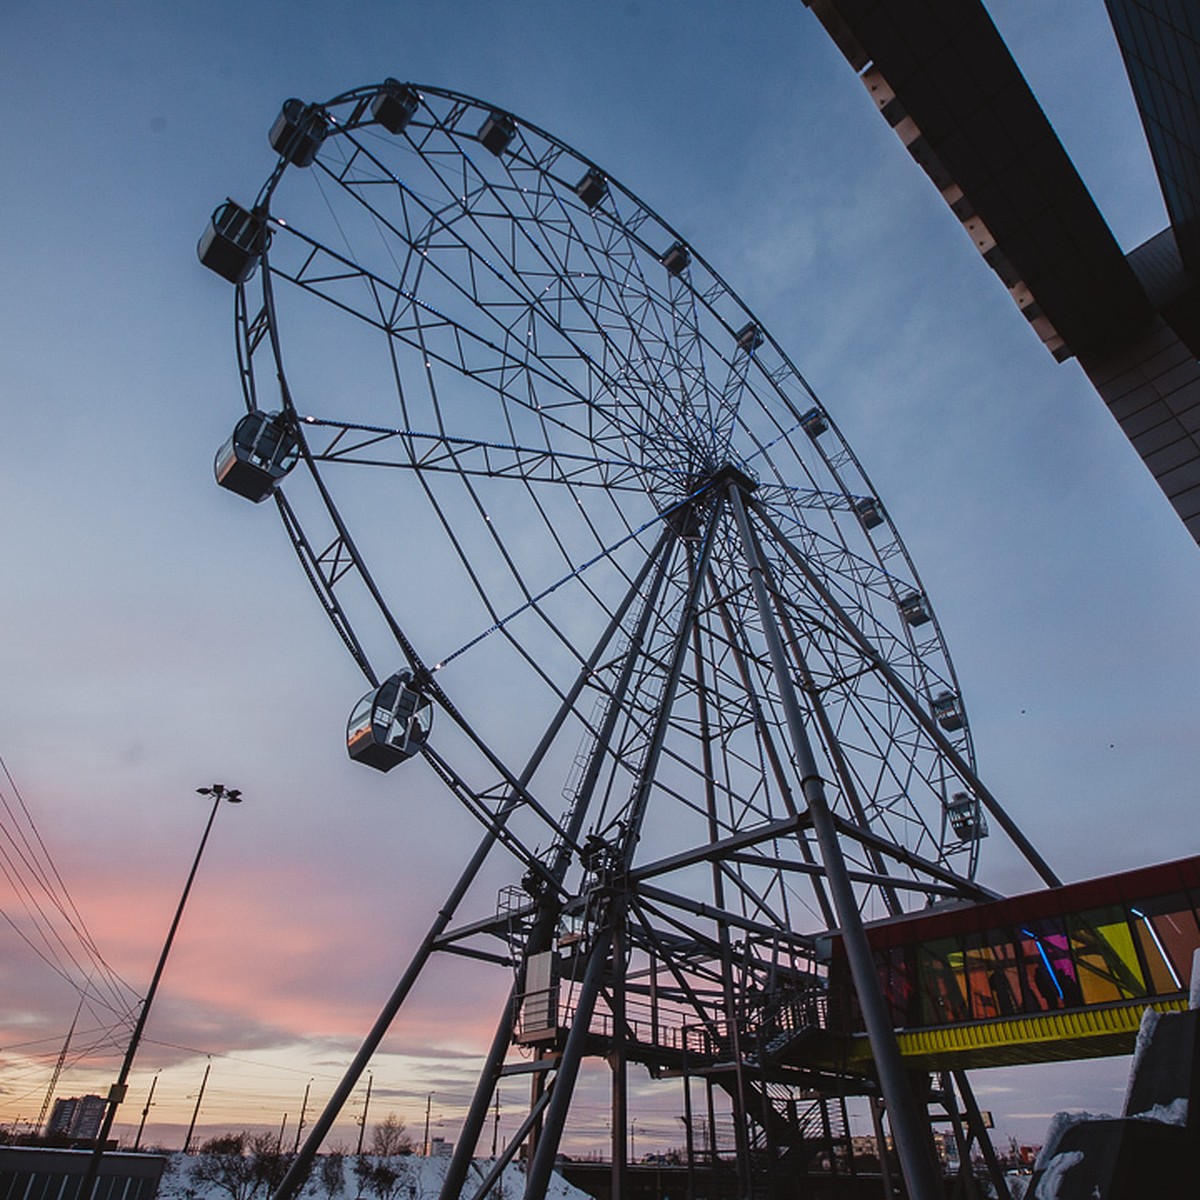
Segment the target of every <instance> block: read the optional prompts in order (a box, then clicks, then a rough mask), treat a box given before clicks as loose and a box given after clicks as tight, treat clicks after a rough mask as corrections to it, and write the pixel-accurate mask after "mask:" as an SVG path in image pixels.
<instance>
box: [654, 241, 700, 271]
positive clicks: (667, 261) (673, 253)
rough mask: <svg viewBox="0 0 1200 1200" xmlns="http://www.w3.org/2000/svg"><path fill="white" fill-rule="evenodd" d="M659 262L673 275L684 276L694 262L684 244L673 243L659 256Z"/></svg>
mask: <svg viewBox="0 0 1200 1200" xmlns="http://www.w3.org/2000/svg"><path fill="white" fill-rule="evenodd" d="M658 261H659V262H660V263H662V265H663V266H664V267H666V268H667V270H668V271H670V273H671V274H672V275H682V274H683V273H684V271H686V270H687V269H688V267H689V266H690V265H691V262H692V256H691V255H690V254H689V253H688V248H687V247H686V246H685V245H684V244H683V243H682V242H672V243H671V245H670V246H668V247H667V249H666V250H664V251H663V252H662V253H661V254H660V255H659V256H658Z"/></svg>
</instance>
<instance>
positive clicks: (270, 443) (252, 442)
mask: <svg viewBox="0 0 1200 1200" xmlns="http://www.w3.org/2000/svg"><path fill="white" fill-rule="evenodd" d="M299 455H300V450H299V446H298V444H297V442H296V435H295V434H294V433H293V432H292V431H291V429H289V428H288V424H287V421H286V420H285V419H284V416H283V414H282V413H265V412H252V413H247V414H246V415H245V416H244V417H243V418H242V419H241V420H240V421H239V422H238V423H237V424H236V425H235V426H234V429H233V436H232V437H231V438H230V439H229V441H227V442H226V443H225V445H223V446H222V447H221V449H220V450H218V451H217V457H216V459H215V460H214V462H213V473H214V474H215V475H216V477H217V482H218V483H219V484H220V485H221V486H222V487H223V488H227V489H228V490H229V491H231V492H234V493H236V494H237V495H239V496H244V497H245V498H246V499H247V500H253V501H254V503H255V504H258V503H260V502H261V501H263V500H265V499H266V498H267V497H268V496H269V495H271V493H272V492H274V490H275V489H276V487H278V486H279V481H280V480H281V479H282V478H283V477H284V476H285V475H286V474H287V473H288V472H289V471H290V470H291V469H292V468H293V467H294V466H295V465H296V460H297V459H298V458H299Z"/></svg>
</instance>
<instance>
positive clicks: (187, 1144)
mask: <svg viewBox="0 0 1200 1200" xmlns="http://www.w3.org/2000/svg"><path fill="white" fill-rule="evenodd" d="M211 1070H212V1063H211V1062H210V1063H207V1064H206V1065H205V1068H204V1078H203V1079H201V1080H200V1091H199V1092H197V1093H196V1107H195V1108H193V1109H192V1123H191V1124H190V1125H189V1126H188V1131H187V1137H186V1138H184V1141H183V1152H184V1154H189V1153H191V1148H192V1134H193V1133H195V1132H196V1118H197V1117H198V1116H199V1115H200V1102H201V1101H202V1100H203V1099H204V1089H205V1088H206V1087H208V1073H209V1071H211Z"/></svg>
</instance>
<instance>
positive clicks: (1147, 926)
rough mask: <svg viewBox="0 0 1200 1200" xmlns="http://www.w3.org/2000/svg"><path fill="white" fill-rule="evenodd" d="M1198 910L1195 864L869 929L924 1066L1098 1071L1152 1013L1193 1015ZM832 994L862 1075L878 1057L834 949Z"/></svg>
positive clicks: (901, 1027)
mask: <svg viewBox="0 0 1200 1200" xmlns="http://www.w3.org/2000/svg"><path fill="white" fill-rule="evenodd" d="M1198 906H1200V857H1193V858H1186V859H1181V860H1179V861H1177V862H1170V863H1162V864H1160V865H1158V866H1153V867H1146V868H1142V869H1140V870H1135V871H1126V872H1123V873H1122V874H1119V875H1110V876H1106V877H1104V878H1100V879H1091V880H1086V881H1084V882H1081V883H1074V884H1068V885H1066V886H1064V887H1059V888H1050V889H1044V890H1041V891H1038V892H1031V893H1029V894H1027V895H1022V896H1014V897H1010V898H1007V899H1003V900H995V901H991V902H986V903H982V904H957V905H954V906H939V907H937V908H933V909H929V910H927V911H925V912H923V913H921V914H919V915H909V916H905V917H900V918H895V919H892V920H888V921H883V922H879V923H877V924H874V925H871V926H868V937H869V940H870V942H871V946H872V949H873V951H874V956H875V963H876V969H877V971H878V976H879V982H880V986H881V988H882V990H883V994H884V997H885V999H886V1000H887V1003H888V1006H889V1008H890V1010H891V1013H892V1017H893V1020H894V1023H895V1028H896V1030H897V1031H898V1039H899V1042H900V1050H901V1053H902V1054H903V1056H904V1058H905V1059H906V1060H907V1061H909V1062H911V1063H912V1065H913V1066H914V1067H922V1068H929V1069H935V1070H944V1069H950V1068H954V1069H958V1068H964V1069H967V1068H974V1067H993V1066H1008V1065H1012V1064H1016V1063H1031V1062H1046V1061H1054V1060H1066V1059H1080V1058H1094V1057H1100V1056H1103V1055H1109V1054H1124V1053H1129V1052H1131V1051H1132V1050H1133V1047H1134V1043H1135V1041H1136V1038H1137V1031H1138V1027H1139V1024H1140V1022H1141V1018H1142V1013H1143V1012H1144V1011H1145V1009H1146V1008H1148V1007H1149V1008H1154V1009H1156V1010H1158V1011H1159V1012H1172V1011H1180V1010H1183V1009H1186V1008H1187V1007H1188V989H1189V981H1190V979H1191V977H1192V960H1193V956H1194V954H1195V953H1196V951H1197V950H1198V949H1200V916H1198ZM829 992H830V1001H829V1012H830V1014H831V1019H830V1025H829V1033H830V1034H832V1035H834V1037H833V1043H834V1044H840V1045H841V1046H842V1048H843V1050H842V1052H843V1055H844V1057H843V1060H842V1061H843V1064H844V1065H846V1066H850V1067H853V1066H854V1065H855V1064H861V1065H863V1066H864V1067H865V1066H866V1065H867V1063H868V1062H869V1060H870V1047H869V1045H868V1043H867V1039H866V1036H865V1034H863V1033H861V1032H860V1030H861V1021H860V1020H859V1017H858V1011H857V1002H856V1000H855V998H854V992H853V988H852V986H851V985H850V980H849V972H848V969H847V964H846V960H845V957H844V953H843V951H842V948H841V945H840V940H839V939H838V938H836V937H835V938H834V939H833V943H832V958H831V962H830V979H829ZM838 1035H842V1036H840V1037H839V1036H838ZM847 1038H848V1042H847V1041H846V1040H845V1039H847Z"/></svg>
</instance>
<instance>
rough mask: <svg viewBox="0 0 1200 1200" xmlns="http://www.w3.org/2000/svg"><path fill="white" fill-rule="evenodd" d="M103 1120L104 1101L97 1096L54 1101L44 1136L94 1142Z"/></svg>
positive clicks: (73, 1097) (72, 1097)
mask: <svg viewBox="0 0 1200 1200" xmlns="http://www.w3.org/2000/svg"><path fill="white" fill-rule="evenodd" d="M103 1120H104V1101H103V1099H102V1098H101V1097H99V1096H71V1097H70V1098H69V1099H64V1100H55V1102H54V1108H53V1110H52V1111H51V1113H50V1120H49V1121H47V1122H46V1129H45V1136H46V1137H51V1136H55V1135H61V1136H62V1137H68V1138H71V1139H72V1140H73V1141H79V1142H89V1141H94V1140H95V1139H96V1137H97V1136H99V1133H100V1124H101V1122H102V1121H103Z"/></svg>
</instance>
